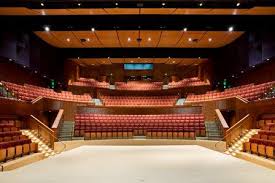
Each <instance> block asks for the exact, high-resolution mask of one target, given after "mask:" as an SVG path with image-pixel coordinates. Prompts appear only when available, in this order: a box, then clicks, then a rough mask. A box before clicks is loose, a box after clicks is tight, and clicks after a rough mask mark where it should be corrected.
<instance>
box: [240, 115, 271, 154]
mask: <svg viewBox="0 0 275 183" xmlns="http://www.w3.org/2000/svg"><path fill="white" fill-rule="evenodd" d="M259 124H260V125H261V130H259V132H258V134H256V135H253V136H252V138H250V139H249V142H245V143H244V144H243V150H244V152H250V153H252V154H257V155H259V156H264V157H267V158H272V159H275V118H274V119H266V120H261V122H259Z"/></svg>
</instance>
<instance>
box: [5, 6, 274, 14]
mask: <svg viewBox="0 0 275 183" xmlns="http://www.w3.org/2000/svg"><path fill="white" fill-rule="evenodd" d="M114 14H121V15H125V14H166V15H171V14H175V15H275V7H253V8H250V9H219V8H215V9H210V8H75V9H28V8H25V7H2V8H0V15H114Z"/></svg>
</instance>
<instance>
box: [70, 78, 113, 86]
mask: <svg viewBox="0 0 275 183" xmlns="http://www.w3.org/2000/svg"><path fill="white" fill-rule="evenodd" d="M70 85H74V86H84V87H91V88H110V84H109V83H107V82H99V81H97V80H95V79H92V78H79V79H78V80H77V81H74V82H72V83H71V84H70Z"/></svg>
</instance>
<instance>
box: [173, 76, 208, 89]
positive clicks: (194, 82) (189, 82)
mask: <svg viewBox="0 0 275 183" xmlns="http://www.w3.org/2000/svg"><path fill="white" fill-rule="evenodd" d="M205 85H209V83H206V82H204V81H201V80H200V79H199V78H197V77H193V78H185V79H182V80H180V81H177V82H170V83H169V84H168V87H169V88H183V87H188V86H205Z"/></svg>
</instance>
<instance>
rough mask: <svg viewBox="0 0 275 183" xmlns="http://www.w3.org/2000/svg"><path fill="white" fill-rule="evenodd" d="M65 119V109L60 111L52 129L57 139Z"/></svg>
mask: <svg viewBox="0 0 275 183" xmlns="http://www.w3.org/2000/svg"><path fill="white" fill-rule="evenodd" d="M63 117H64V109H59V111H58V113H57V115H56V117H55V120H54V122H53V125H52V128H51V129H52V130H53V131H54V134H55V136H56V137H58V134H59V130H60V126H61V125H62V123H63Z"/></svg>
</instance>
